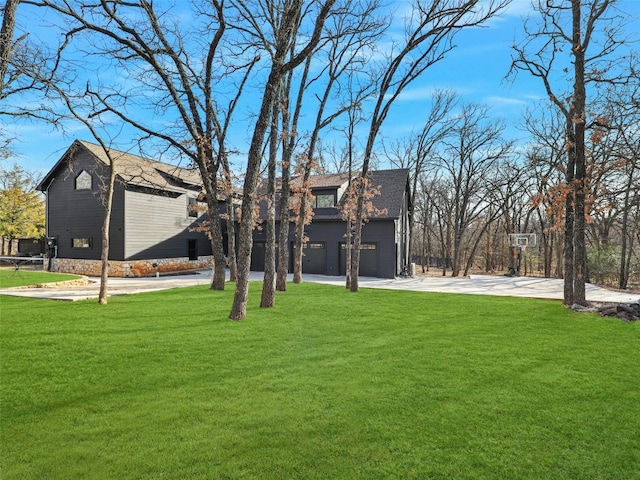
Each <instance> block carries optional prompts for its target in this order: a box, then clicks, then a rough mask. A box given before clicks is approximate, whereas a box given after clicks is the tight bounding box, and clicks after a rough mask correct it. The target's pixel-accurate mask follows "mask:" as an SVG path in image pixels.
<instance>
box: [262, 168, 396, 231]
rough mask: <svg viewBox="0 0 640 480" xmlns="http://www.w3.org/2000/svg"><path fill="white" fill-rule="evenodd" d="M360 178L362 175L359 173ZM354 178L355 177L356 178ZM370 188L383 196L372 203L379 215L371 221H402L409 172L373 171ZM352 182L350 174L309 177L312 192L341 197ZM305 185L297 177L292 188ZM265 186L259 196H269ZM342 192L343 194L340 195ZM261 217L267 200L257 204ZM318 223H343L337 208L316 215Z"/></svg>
mask: <svg viewBox="0 0 640 480" xmlns="http://www.w3.org/2000/svg"><path fill="white" fill-rule="evenodd" d="M358 174H359V172H358ZM356 176H357V175H356V174H354V175H352V177H356ZM368 176H369V179H370V184H371V186H373V187H378V186H379V187H380V195H377V196H375V197H373V198H372V199H371V203H372V205H373V207H374V208H375V209H376V211H377V213H375V214H373V215H371V216H370V217H369V220H389V219H396V218H400V217H401V216H402V215H403V210H404V202H405V201H407V197H406V196H405V195H404V193H405V191H408V189H409V170H408V169H406V168H401V169H392V170H378V171H370V172H369V174H368ZM348 181H349V175H348V174H347V173H331V174H326V175H313V176H311V177H309V184H310V187H311V190H312V192H313V191H318V190H331V189H335V190H337V191H338V193H343V192H344V189H345V188H346V186H347V183H348ZM301 185H302V178H301V177H296V178H294V179H292V180H291V187H292V188H295V187H299V186H301ZM265 188H266V182H262V183H261V184H260V185H259V188H258V193H259V194H262V195H263V194H264V193H265V192H266V189H265ZM341 190H342V192H341ZM343 201H344V198H338V203H339V204H342V203H343ZM258 205H259V208H260V213H259V214H258V217H259V218H261V219H265V218H266V203H265V201H264V200H260V201H259V202H258ZM279 212H280V202H279V200H278V201H277V204H276V219H279V218H280V213H279ZM318 220H331V221H335V220H342V216H341V212H340V210H339V209H337V208H322V209H316V210H315V211H314V217H313V221H314V222H315V221H318Z"/></svg>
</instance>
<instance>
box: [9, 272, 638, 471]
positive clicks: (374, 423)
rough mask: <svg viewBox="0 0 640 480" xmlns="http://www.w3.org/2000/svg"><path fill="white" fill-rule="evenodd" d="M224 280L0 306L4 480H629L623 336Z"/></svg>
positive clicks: (391, 299)
mask: <svg viewBox="0 0 640 480" xmlns="http://www.w3.org/2000/svg"><path fill="white" fill-rule="evenodd" d="M259 294H260V292H259V286H258V285H257V284H255V285H253V286H252V288H251V296H250V306H249V310H248V318H247V319H246V320H245V321H242V322H232V321H230V320H228V319H227V315H228V313H229V309H230V305H231V299H232V295H233V285H228V286H227V290H226V291H225V292H212V291H210V290H208V288H207V287H206V286H200V287H192V288H183V289H176V290H168V291H163V292H154V293H147V294H139V295H130V296H123V297H114V298H111V299H110V301H109V305H107V306H100V305H98V304H97V302H95V301H82V302H75V303H58V302H54V301H47V300H33V299H23V298H13V297H0V308H1V335H0V338H1V340H0V342H1V343H0V353H1V362H2V363H1V375H2V385H1V389H2V390H1V398H0V401H1V403H0V415H1V419H0V420H1V436H0V444H1V449H2V451H1V452H0V468H1V470H0V476H1V477H2V478H3V480H9V479H32V478H47V479H74V478H77V479H103V478H104V479H114V478H117V479H158V478H165V479H223V478H234V479H235V478H242V479H356V478H358V479H394V478H396V479H411V478H415V479H429V478H439V479H449V478H451V479H479V478H483V479H506V478H509V479H550V478H554V479H561V478H565V479H580V478H583V479H596V478H598V479H622V478H624V479H634V478H636V479H637V478H640V470H639V469H638V465H640V415H639V414H638V411H639V405H640V387H639V383H638V382H639V380H638V374H637V373H638V370H637V368H638V365H639V364H640V348H638V347H639V345H640V323H636V324H631V323H623V322H621V321H619V320H615V319H607V318H600V317H598V316H596V315H595V314H576V313H573V312H571V311H570V310H568V309H565V308H564V307H563V306H562V305H561V303H560V302H556V301H545V300H533V299H516V298H506V297H485V296H471V295H448V294H435V293H419V292H400V291H383V290H366V289H365V290H362V291H361V292H360V293H358V294H353V293H351V292H348V291H346V290H345V289H343V288H341V287H335V286H328V285H319V284H310V283H308V284H302V285H294V284H291V285H289V291H288V292H287V293H284V294H278V296H277V303H276V307H275V308H273V309H268V310H265V309H259V308H258V307H257V305H258V303H259Z"/></svg>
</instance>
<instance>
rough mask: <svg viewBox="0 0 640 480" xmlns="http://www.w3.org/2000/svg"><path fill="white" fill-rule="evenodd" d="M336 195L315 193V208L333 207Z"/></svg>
mask: <svg viewBox="0 0 640 480" xmlns="http://www.w3.org/2000/svg"><path fill="white" fill-rule="evenodd" d="M335 204H336V197H335V195H334V194H333V193H319V194H318V195H316V201H315V205H314V206H315V208H333V207H334V206H335Z"/></svg>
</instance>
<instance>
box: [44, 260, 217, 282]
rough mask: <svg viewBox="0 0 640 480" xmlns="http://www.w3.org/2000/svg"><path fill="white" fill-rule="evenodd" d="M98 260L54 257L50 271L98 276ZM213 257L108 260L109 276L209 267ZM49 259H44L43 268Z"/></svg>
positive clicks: (143, 274) (153, 273) (146, 275)
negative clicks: (196, 258)
mask: <svg viewBox="0 0 640 480" xmlns="http://www.w3.org/2000/svg"><path fill="white" fill-rule="evenodd" d="M100 264H101V262H100V260H80V259H76V258H54V259H52V260H51V270H50V271H51V272H59V273H73V274H76V275H87V276H89V277H99V276H100ZM212 265H213V257H211V256H203V257H198V260H189V259H188V258H187V257H182V258H158V259H155V260H129V261H126V262H121V261H113V260H110V261H109V276H110V277H149V276H153V275H155V274H156V273H161V274H162V273H174V272H182V271H186V270H199V269H203V268H211V267H212ZM48 267H49V260H48V259H47V258H45V259H44V268H45V270H46V269H48Z"/></svg>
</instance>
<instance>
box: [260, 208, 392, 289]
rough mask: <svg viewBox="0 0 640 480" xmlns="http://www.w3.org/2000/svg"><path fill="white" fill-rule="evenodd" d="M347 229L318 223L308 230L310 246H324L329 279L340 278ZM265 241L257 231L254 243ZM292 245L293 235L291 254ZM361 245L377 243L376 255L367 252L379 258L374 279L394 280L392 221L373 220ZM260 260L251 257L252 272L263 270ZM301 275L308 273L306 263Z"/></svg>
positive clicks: (341, 223) (336, 223) (343, 224)
mask: <svg viewBox="0 0 640 480" xmlns="http://www.w3.org/2000/svg"><path fill="white" fill-rule="evenodd" d="M345 229H346V224H345V223H344V222H342V221H317V222H313V223H311V225H309V226H307V227H306V228H305V234H306V235H307V237H308V238H309V242H318V243H324V246H325V250H324V255H325V257H324V258H325V268H324V273H325V274H326V275H340V274H341V268H340V260H341V256H340V248H341V246H340V245H341V244H342V243H344V241H345V233H346V230H345ZM293 230H294V228H293V227H292V228H291V231H293ZM264 238H265V234H264V232H263V231H254V242H264ZM293 241H294V235H293V234H291V236H290V245H289V248H290V253H291V248H292V247H291V244H292V243H293ZM362 241H363V243H375V244H376V246H377V248H376V250H374V251H372V252H375V253H372V252H367V255H372V254H375V255H377V258H376V260H377V275H373V276H378V277H382V278H393V277H395V276H396V275H397V274H398V273H399V272H398V270H397V259H396V252H397V247H396V233H395V225H394V221H393V220H390V219H385V220H378V221H376V220H372V221H370V222H369V223H367V224H366V225H365V226H364V228H363V230H362ZM315 253H317V252H315ZM259 256H260V255H253V256H252V257H253V258H252V269H253V270H258V271H259V270H263V269H264V256H263V255H262V258H258V257H259ZM261 262H262V263H261ZM313 268H314V270H316V269H317V266H316V265H315V264H314V267H313ZM302 273H303V274H304V273H305V271H304V261H303V271H302ZM306 273H310V272H306Z"/></svg>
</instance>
